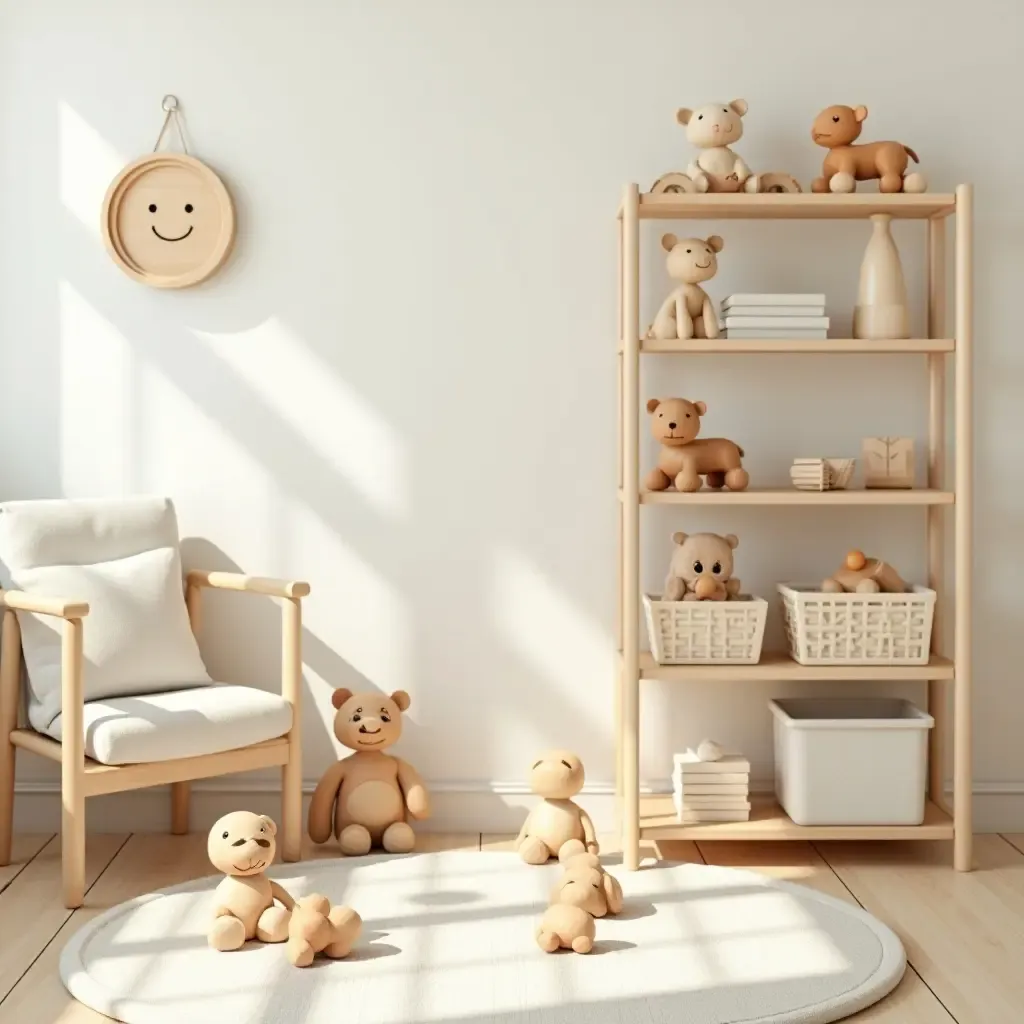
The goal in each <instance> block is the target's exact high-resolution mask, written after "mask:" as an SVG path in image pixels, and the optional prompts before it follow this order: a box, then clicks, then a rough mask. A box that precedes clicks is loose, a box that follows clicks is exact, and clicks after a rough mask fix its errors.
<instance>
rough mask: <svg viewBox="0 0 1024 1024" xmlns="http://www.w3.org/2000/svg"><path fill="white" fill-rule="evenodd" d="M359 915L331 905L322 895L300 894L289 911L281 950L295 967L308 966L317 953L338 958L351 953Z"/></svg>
mask: <svg viewBox="0 0 1024 1024" xmlns="http://www.w3.org/2000/svg"><path fill="white" fill-rule="evenodd" d="M362 930H363V921H362V918H361V917H360V916H359V915H358V914H357V913H356V912H355V911H354V910H353V909H352V908H351V907H343V906H338V907H332V906H331V902H330V900H328V899H327V897H326V896H320V895H319V894H317V893H314V894H312V895H310V896H303V897H302V898H301V899H300V900H298V901H297V902H296V904H295V909H294V910H292V916H291V921H290V922H289V925H288V945H287V946H286V947H285V953H286V954H287V955H288V959H289V960H290V961H291V962H292V964H293V965H294V966H295V967H308V966H309V965H310V964H311V963H312V962H313V958H314V957H315V956H316V954H317V953H323V954H324V956H327V957H330V958H331V959H332V960H340V959H341V958H342V957H346V956H348V955H349V953H351V952H352V946H353V945H355V941H356V939H358V938H359V933H360V932H361V931H362Z"/></svg>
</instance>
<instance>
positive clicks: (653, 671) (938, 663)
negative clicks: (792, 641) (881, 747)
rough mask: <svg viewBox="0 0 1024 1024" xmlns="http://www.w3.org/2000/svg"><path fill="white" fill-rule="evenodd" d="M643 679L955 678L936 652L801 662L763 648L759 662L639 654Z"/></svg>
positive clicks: (780, 652)
mask: <svg viewBox="0 0 1024 1024" xmlns="http://www.w3.org/2000/svg"><path fill="white" fill-rule="evenodd" d="M640 678H641V679H660V680H662V681H664V682H681V683H682V682H685V683H692V682H702V683H711V682H714V683H718V682H734V683H742V682H752V681H757V680H765V681H776V680H789V679H803V680H807V681H812V680H813V681H822V682H842V681H851V680H852V681H859V680H869V679H870V680H874V679H882V680H890V681H892V680H895V681H900V682H905V681H911V680H924V679H952V678H953V662H952V661H950V660H949V658H943V657H941V656H940V655H938V654H933V655H932V656H931V658H930V659H929V660H928V664H927V665H801V664H800V663H799V662H796V661H794V660H793V659H792V658H791V657H790V656H789V654H788V652H786V651H763V652H762V653H761V660H760V661H759V662H758V663H757V664H756V665H659V664H658V663H657V662H656V661H655V660H654V656H653V655H652V654H651V653H650V651H643V652H642V653H641V654H640Z"/></svg>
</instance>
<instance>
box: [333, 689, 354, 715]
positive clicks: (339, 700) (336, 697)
mask: <svg viewBox="0 0 1024 1024" xmlns="http://www.w3.org/2000/svg"><path fill="white" fill-rule="evenodd" d="M351 696H352V691H351V690H346V689H345V687H344V686H342V687H340V688H339V689H337V690H335V691H334V693H332V694H331V703H332V704H333V705H334V706H335V708H337V709H338V710H340V709H341V706H342V704H344V703H345V701H347V700H348V699H349V697H351Z"/></svg>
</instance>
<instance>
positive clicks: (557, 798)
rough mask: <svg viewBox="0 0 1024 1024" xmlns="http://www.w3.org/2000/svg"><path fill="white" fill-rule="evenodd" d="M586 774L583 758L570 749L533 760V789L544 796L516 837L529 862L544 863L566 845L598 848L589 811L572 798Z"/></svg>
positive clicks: (574, 848)
mask: <svg viewBox="0 0 1024 1024" xmlns="http://www.w3.org/2000/svg"><path fill="white" fill-rule="evenodd" d="M584 778H585V776H584V773H583V762H582V761H580V759H579V758H578V757H577V756H576V755H575V754H571V753H570V752H569V751H567V750H553V751H551V752H550V753H547V754H545V755H544V756H543V757H541V758H539V759H538V760H536V761H535V762H534V763H533V767H532V768H531V769H530V789H532V790H533V792H534V793H536V794H537V795H538V796H539V797H543V799H542V800H541V802H540V803H539V804H537V806H536V807H534V808H533V810H531V811H530V813H529V814H528V815H527V816H526V821H525V822H523V827H522V828H521V829H520V830H519V835H518V836H517V837H516V849H517V850H518V851H519V856H520V857H522V858H523V860H524V861H526V863H527V864H545V863H546V862H547V861H548V860H550V859H551V858H552V857H559V856H561V853H562V850H563V848H565V847H566V846H568V847H569V850H570V851H571V852H573V853H582V852H589V853H597V852H598V845H597V836H596V834H595V832H594V823H593V822H592V821H591V820H590V815H588V814H587V812H586V811H585V810H583V808H582V807H580V806H579V805H577V804H575V803H573V801H572V797H574V796H575V795H576V794H577V793H578V792H579V791H580V790H581V789H582V788H583V782H584ZM567 855H568V854H567Z"/></svg>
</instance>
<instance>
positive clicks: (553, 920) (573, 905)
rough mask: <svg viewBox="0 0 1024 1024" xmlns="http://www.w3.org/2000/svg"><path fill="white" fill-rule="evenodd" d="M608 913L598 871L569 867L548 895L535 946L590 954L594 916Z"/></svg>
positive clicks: (593, 934)
mask: <svg viewBox="0 0 1024 1024" xmlns="http://www.w3.org/2000/svg"><path fill="white" fill-rule="evenodd" d="M604 877H608V876H604ZM607 912H608V903H607V897H606V895H605V888H604V879H603V878H602V872H601V870H600V869H599V868H594V867H587V866H586V865H582V866H580V867H575V868H572V869H571V870H568V871H566V872H565V874H564V875H562V877H561V878H560V879H559V881H558V884H557V885H556V886H555V889H554V891H553V892H552V894H551V904H550V906H549V907H548V909H547V910H546V911H544V916H543V917H542V918H541V922H540V926H539V927H538V928H537V932H536V939H537V945H538V946H540V948H541V949H543V950H544V952H545V953H554V952H555V950H557V949H571V950H572V951H573V952H575V953H589V952H590V951H591V950H592V949H593V948H594V936H595V934H596V931H597V929H596V926H595V924H594V918H596V917H603V916H604V915H605V914H606V913H607Z"/></svg>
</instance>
